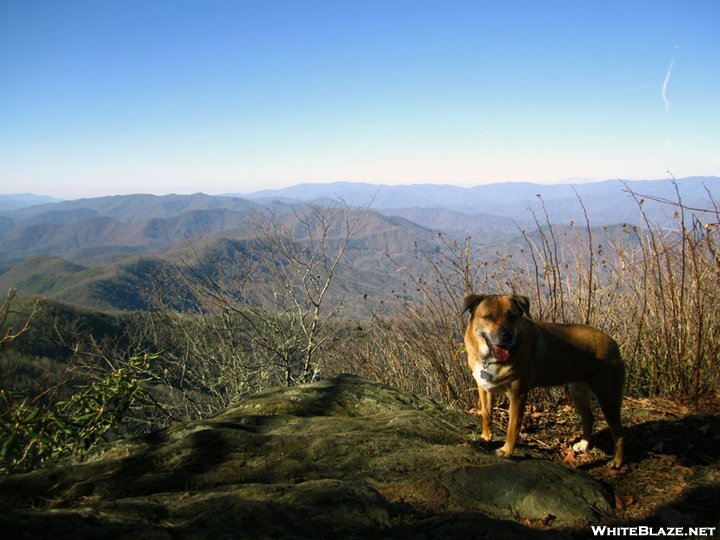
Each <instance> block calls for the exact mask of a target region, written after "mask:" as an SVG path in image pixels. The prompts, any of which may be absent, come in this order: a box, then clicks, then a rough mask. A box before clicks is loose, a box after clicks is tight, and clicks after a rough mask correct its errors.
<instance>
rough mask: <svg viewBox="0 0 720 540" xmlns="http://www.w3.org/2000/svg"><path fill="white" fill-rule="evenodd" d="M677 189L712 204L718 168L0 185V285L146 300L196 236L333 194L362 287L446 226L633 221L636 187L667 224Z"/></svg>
mask: <svg viewBox="0 0 720 540" xmlns="http://www.w3.org/2000/svg"><path fill="white" fill-rule="evenodd" d="M628 189H629V190H632V191H633V192H634V193H636V194H637V196H636V198H633V196H631V195H630V194H629V193H627V192H625V191H624V190H628ZM676 190H677V191H676ZM678 193H679V197H680V198H681V200H682V202H683V204H685V205H686V206H688V207H692V208H698V209H712V208H714V206H713V205H714V204H715V201H718V200H720V178H717V177H703V178H682V179H679V180H678V181H677V182H676V183H675V184H673V182H671V181H669V180H656V181H636V182H627V183H622V182H619V181H605V182H596V183H589V184H575V185H539V184H530V183H504V184H493V185H487V186H478V187H475V188H462V187H456V186H441V185H414V186H379V185H371V184H355V183H343V182H340V183H334V184H304V185H300V186H295V187H292V188H286V189H282V190H272V191H270V190H268V191H261V192H257V193H253V194H249V195H244V196H235V195H227V196H210V195H205V194H202V193H198V194H194V195H165V196H155V195H125V196H109V197H99V198H89V199H78V200H71V201H57V200H49V198H47V197H42V196H36V195H9V196H8V195H0V290H1V289H7V288H10V287H14V288H17V289H18V290H20V292H21V293H25V294H41V295H44V296H49V297H54V298H58V299H60V300H63V301H67V302H71V303H77V304H84V305H90V306H93V307H98V308H103V309H145V308H146V307H147V305H146V300H145V299H144V297H143V291H144V290H146V289H147V288H148V280H151V279H153V278H152V277H151V276H157V275H160V274H162V273H166V274H167V272H168V271H169V270H171V269H172V266H173V264H174V263H175V261H176V260H177V259H178V258H179V257H187V254H188V252H191V251H193V250H197V249H198V246H201V247H202V249H203V250H206V251H207V252H213V251H215V252H217V251H218V250H220V251H224V252H232V251H233V250H235V251H242V249H243V246H244V243H245V242H248V241H251V240H252V237H253V235H254V234H255V232H254V229H253V227H252V226H251V224H252V221H253V219H254V216H256V215H258V214H262V213H267V212H269V211H271V212H273V213H274V214H275V215H276V216H278V217H279V221H280V222H282V223H284V224H286V225H288V226H289V227H291V228H292V227H293V222H294V221H295V222H296V221H297V216H296V214H295V211H296V210H297V208H301V207H302V206H303V205H307V204H312V205H314V206H328V207H330V208H337V207H338V202H339V200H341V201H343V202H344V204H345V205H347V206H349V207H357V210H354V211H355V212H362V213H363V215H362V221H363V229H362V232H361V233H359V234H358V235H357V236H356V237H355V238H353V242H352V244H351V247H350V249H349V250H348V253H347V256H346V261H345V267H344V268H345V270H344V271H343V272H341V273H340V275H342V276H344V277H343V278H342V279H343V280H344V281H343V282H342V283H340V284H339V290H340V292H341V293H342V294H346V295H359V296H360V297H361V298H362V296H363V295H364V294H373V295H381V294H383V293H385V292H387V291H390V290H399V288H402V286H403V277H402V276H401V275H398V273H397V266H396V265H401V266H403V267H405V268H407V269H411V270H415V269H417V271H419V272H421V271H422V270H421V265H420V259H422V256H423V254H425V255H428V254H430V255H431V254H433V253H437V252H438V251H439V250H440V249H441V246H442V245H443V243H444V242H445V241H446V239H447V238H450V239H462V238H464V237H466V236H472V237H473V243H474V245H475V246H476V247H479V248H481V249H485V250H492V251H493V252H495V251H503V250H509V249H511V248H510V247H509V246H517V245H518V244H520V243H522V240H521V238H522V235H521V232H522V231H523V230H527V231H528V232H529V233H532V232H533V231H534V230H535V229H536V227H537V224H538V223H539V224H541V225H542V224H545V222H546V217H545V213H546V212H547V215H548V216H549V217H548V218H547V219H549V221H550V222H552V223H555V224H560V225H562V226H567V225H569V224H570V223H571V222H573V221H574V222H576V223H578V224H581V225H583V226H584V224H585V221H584V219H585V217H584V216H585V212H587V215H588V217H589V219H590V222H591V224H592V226H594V227H597V228H602V227H606V226H612V225H616V224H622V223H638V222H639V220H640V217H641V216H640V210H639V205H638V200H639V199H641V198H643V199H645V201H644V202H643V203H642V207H643V210H644V212H645V213H646V215H647V216H648V217H649V219H651V220H652V221H653V222H654V223H656V224H660V225H666V224H667V225H669V224H671V223H672V222H673V220H674V219H675V218H674V213H675V211H676V207H675V206H673V205H672V204H662V203H660V202H657V200H665V199H667V200H670V201H677V199H678ZM538 195H540V197H539V196H538ZM636 199H637V200H636ZM581 201H582V204H581ZM543 205H544V207H543ZM583 206H584V208H583ZM715 219H717V218H715ZM611 228H612V227H611ZM438 233H444V235H445V238H443V237H440V236H438ZM191 243H192V244H193V245H194V246H195V247H194V248H192V249H191V248H190V246H191ZM388 255H389V256H390V257H388ZM390 260H392V261H394V262H393V263H390V262H389V261H390ZM179 296H181V294H180V295H179Z"/></svg>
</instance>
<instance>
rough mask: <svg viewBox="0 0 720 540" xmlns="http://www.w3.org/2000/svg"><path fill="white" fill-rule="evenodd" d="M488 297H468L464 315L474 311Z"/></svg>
mask: <svg viewBox="0 0 720 540" xmlns="http://www.w3.org/2000/svg"><path fill="white" fill-rule="evenodd" d="M486 297H487V295H484V294H471V295H470V296H466V297H465V305H464V306H463V313H465V312H466V311H470V310H471V309H473V308H474V307H475V306H477V305H478V304H479V303H480V302H482V301H483V300H485V298H486Z"/></svg>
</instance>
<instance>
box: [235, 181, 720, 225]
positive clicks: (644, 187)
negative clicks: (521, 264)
mask: <svg viewBox="0 0 720 540" xmlns="http://www.w3.org/2000/svg"><path fill="white" fill-rule="evenodd" d="M676 186H677V188H678V190H679V193H680V197H681V199H682V201H683V203H684V204H685V205H687V206H690V207H705V206H707V205H708V203H709V197H708V192H709V193H711V194H712V196H713V198H714V199H715V200H716V201H717V200H718V199H720V178H719V177H716V176H704V177H689V178H681V179H678V180H677V182H676V183H675V184H673V182H672V181H671V180H667V179H666V180H634V181H620V180H605V181H601V182H589V183H577V184H551V185H545V184H534V183H530V182H505V183H496V184H487V185H481V186H477V187H470V188H464V187H458V186H446V185H433V184H417V185H405V186H389V185H374V184H363V183H351V182H336V183H331V184H301V185H298V186H293V187H289V188H284V189H276V190H264V191H258V192H255V193H250V194H246V195H242V196H243V197H247V198H248V199H251V200H256V201H262V200H268V199H283V200H288V201H298V200H300V201H305V202H315V203H319V204H323V202H324V201H328V200H337V199H338V198H340V199H342V200H343V201H345V203H346V204H348V205H350V206H369V207H371V208H373V209H375V210H381V211H385V210H396V209H409V208H442V209H445V210H452V211H456V212H461V213H464V214H485V215H492V216H497V217H499V218H501V219H507V220H515V221H519V222H520V223H527V222H530V221H532V219H533V218H532V214H531V211H536V212H537V211H540V210H541V206H542V205H541V202H540V199H539V198H538V195H541V196H542V201H543V202H544V204H545V208H546V209H547V212H548V214H549V215H550V218H551V220H552V221H553V222H554V223H569V222H570V221H576V222H577V221H581V220H583V219H584V212H583V209H582V206H581V204H580V201H582V203H583V204H584V205H585V207H586V210H587V213H588V217H589V219H590V221H591V223H593V224H595V225H608V224H617V223H637V222H638V220H639V219H640V214H639V210H638V205H637V202H636V201H635V200H634V199H633V197H632V196H631V195H630V194H629V193H627V192H626V191H627V190H631V191H632V192H634V193H636V194H639V195H640V196H641V198H642V196H646V197H645V198H646V199H647V196H652V197H656V198H660V199H667V200H671V201H675V200H677V197H678V194H677V192H676ZM646 203H647V204H646V206H645V211H646V212H647V214H648V216H649V217H650V218H651V219H652V220H653V221H655V222H662V221H668V220H672V219H673V217H672V216H673V213H674V208H672V207H670V206H668V205H662V204H655V203H654V202H652V201H650V200H649V199H648V200H646ZM703 205H704V206H703Z"/></svg>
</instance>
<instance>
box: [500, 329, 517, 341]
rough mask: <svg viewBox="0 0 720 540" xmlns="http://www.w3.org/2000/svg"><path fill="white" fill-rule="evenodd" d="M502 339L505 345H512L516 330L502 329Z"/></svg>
mask: <svg viewBox="0 0 720 540" xmlns="http://www.w3.org/2000/svg"><path fill="white" fill-rule="evenodd" d="M500 339H501V340H502V341H503V342H505V343H511V342H512V341H513V340H514V339H515V330H514V329H513V328H507V327H505V328H502V329H501V330H500Z"/></svg>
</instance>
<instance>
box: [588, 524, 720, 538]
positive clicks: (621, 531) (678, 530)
mask: <svg viewBox="0 0 720 540" xmlns="http://www.w3.org/2000/svg"><path fill="white" fill-rule="evenodd" d="M591 529H592V533H593V536H649V537H663V538H702V537H712V536H715V530H716V529H717V527H651V526H649V525H637V526H634V527H616V526H609V525H593V526H591Z"/></svg>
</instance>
